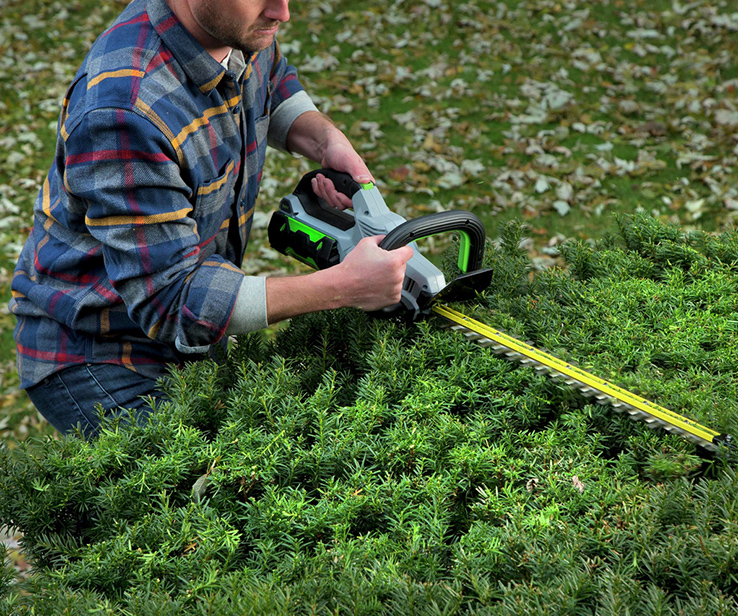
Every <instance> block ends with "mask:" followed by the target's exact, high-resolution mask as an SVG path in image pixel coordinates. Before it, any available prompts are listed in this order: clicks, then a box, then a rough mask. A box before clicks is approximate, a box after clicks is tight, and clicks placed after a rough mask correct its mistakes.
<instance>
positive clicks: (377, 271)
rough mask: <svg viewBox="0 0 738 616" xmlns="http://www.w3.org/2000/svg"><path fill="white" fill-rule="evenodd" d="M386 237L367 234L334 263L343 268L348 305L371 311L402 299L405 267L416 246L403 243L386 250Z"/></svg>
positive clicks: (341, 273) (345, 297)
mask: <svg viewBox="0 0 738 616" xmlns="http://www.w3.org/2000/svg"><path fill="white" fill-rule="evenodd" d="M383 239H384V236H383V235H375V236H373V237H365V238H364V239H362V240H361V241H360V242H359V243H358V244H357V245H356V247H355V248H354V249H353V250H352V251H351V252H350V253H349V254H348V255H346V258H345V259H344V260H343V261H342V262H341V263H340V264H339V265H337V266H335V268H340V269H341V270H342V271H341V272H340V275H341V276H342V277H343V278H344V282H345V287H344V293H345V295H344V297H343V299H344V302H345V305H346V306H350V307H353V308H361V309H362V310H367V311H371V310H379V309H381V308H385V307H387V306H392V305H394V304H396V303H397V302H399V301H400V295H401V293H402V284H403V282H404V280H405V267H406V265H407V262H408V261H409V260H410V258H411V257H412V256H413V249H412V248H410V246H402V247H401V248H397V249H395V250H384V249H383V248H380V247H379V244H380V242H381V241H382V240H383ZM326 271H330V270H326Z"/></svg>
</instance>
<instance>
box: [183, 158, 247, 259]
mask: <svg viewBox="0 0 738 616" xmlns="http://www.w3.org/2000/svg"><path fill="white" fill-rule="evenodd" d="M235 166H236V165H235V162H234V161H231V162H229V163H228V165H226V168H225V171H224V172H223V173H222V174H221V175H220V176H218V177H216V178H214V179H212V180H209V181H207V182H203V183H202V184H200V186H198V187H197V189H196V191H195V207H194V209H193V212H192V215H193V216H194V218H195V222H196V224H197V231H198V234H199V235H200V242H199V245H200V247H201V248H204V247H205V246H207V245H208V244H211V243H212V242H213V240H214V239H215V237H216V236H217V235H218V233H219V232H220V231H221V230H222V229H226V230H227V229H228V221H229V220H230V218H231V215H232V213H233V203H234V201H235V195H234V190H235V184H236V175H235V173H234V169H235Z"/></svg>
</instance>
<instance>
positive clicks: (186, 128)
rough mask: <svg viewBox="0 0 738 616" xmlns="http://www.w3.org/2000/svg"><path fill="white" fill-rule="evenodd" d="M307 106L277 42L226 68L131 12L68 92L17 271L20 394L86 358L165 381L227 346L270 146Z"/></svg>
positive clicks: (169, 16) (160, 1)
mask: <svg viewBox="0 0 738 616" xmlns="http://www.w3.org/2000/svg"><path fill="white" fill-rule="evenodd" d="M288 99H290V102H289V103H286V104H285V102H286V101H288ZM283 104H284V106H283V107H282V109H279V112H277V109H278V107H280V105H283ZM308 108H312V103H310V101H309V99H308V98H307V96H306V95H304V93H302V86H301V85H300V82H299V81H298V79H297V76H296V72H295V70H294V68H293V67H291V66H289V65H288V64H287V62H286V61H285V59H284V58H283V57H282V55H281V53H280V50H279V46H278V45H277V44H276V42H275V43H274V44H273V45H272V46H271V47H270V48H269V49H267V50H265V51H262V52H260V53H258V54H255V55H254V56H252V57H251V58H248V59H246V60H244V58H243V55H242V54H240V53H234V54H233V55H232V57H231V61H230V64H229V67H228V70H226V69H224V68H223V66H221V65H220V64H219V63H218V62H217V61H215V60H214V59H213V58H212V57H211V56H210V55H209V54H208V53H207V52H206V51H205V50H204V49H203V48H202V47H201V46H200V45H199V44H198V43H197V42H196V41H195V39H194V38H193V37H192V36H191V35H190V34H189V33H188V32H187V30H186V29H185V28H184V27H183V26H182V24H181V23H180V22H179V21H178V19H177V18H176V17H175V16H174V14H173V13H172V12H171V11H170V9H169V7H168V6H167V4H166V2H165V1H164V0H135V1H134V2H133V3H132V4H130V5H129V6H128V7H127V8H126V9H125V10H124V12H123V13H122V14H121V15H120V17H119V18H118V19H117V20H116V21H115V23H114V24H113V25H112V26H111V27H110V28H109V29H108V30H107V31H106V32H104V33H103V34H102V35H101V36H100V38H99V39H98V40H97V41H96V42H95V44H94V46H93V47H92V49H91V51H90V53H89V54H88V56H87V57H86V59H85V61H84V63H83V65H82V67H81V68H80V70H79V72H78V73H77V76H76V77H75V80H74V82H73V83H72V85H71V86H70V88H69V90H68V91H67V94H66V96H65V99H64V102H63V106H62V111H61V115H60V118H59V128H58V141H57V146H56V152H55V157H54V161H53V164H52V166H51V170H50V172H49V175H48V177H47V179H46V181H45V182H44V184H43V188H42V190H41V191H40V194H39V197H38V199H37V202H36V206H35V211H34V216H35V217H34V225H33V230H32V232H31V234H30V237H29V239H28V241H27V243H26V245H25V246H24V248H23V251H22V254H21V256H20V258H19V261H18V265H17V267H16V271H15V276H14V279H13V285H12V290H13V298H12V300H11V302H10V308H11V310H12V312H13V313H14V314H15V315H16V316H17V319H18V323H17V327H16V330H15V339H16V342H17V346H18V370H19V373H20V376H21V387H24V388H26V387H30V386H31V385H34V384H35V383H38V382H40V381H41V380H42V379H44V378H45V377H46V376H48V375H50V374H52V373H54V372H56V371H58V370H61V369H62V368H65V367H67V366H70V365H74V364H79V363H85V362H90V363H113V364H119V365H123V366H126V367H128V368H130V369H132V370H134V371H136V372H140V373H141V374H144V375H146V376H150V377H154V378H156V377H158V376H161V375H162V374H163V373H164V372H165V364H169V363H181V362H182V361H184V360H185V359H188V358H192V357H193V356H194V355H197V354H204V353H208V352H209V351H211V347H212V346H213V345H217V344H218V343H219V341H220V342H221V343H223V338H224V333H225V330H226V326H227V324H228V321H229V319H230V317H231V313H232V311H233V307H234V303H235V301H236V296H237V294H238V290H239V287H240V285H241V281H242V279H243V276H244V274H243V272H242V271H241V270H240V269H239V265H240V263H241V259H242V257H243V251H244V249H245V247H246V243H247V241H248V236H249V231H250V228H251V219H252V214H253V207H254V202H255V200H256V197H257V194H258V191H259V183H260V181H261V173H262V168H263V165H264V157H265V151H266V147H267V139H269V143H270V144H272V145H275V146H277V147H284V140H285V139H286V133H287V131H288V130H289V126H290V125H291V123H292V121H294V119H295V118H296V117H297V116H298V115H300V113H302V112H304V111H306V110H307V109H308ZM285 110H287V111H285ZM277 118H278V119H277Z"/></svg>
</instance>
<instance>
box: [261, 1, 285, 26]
mask: <svg viewBox="0 0 738 616" xmlns="http://www.w3.org/2000/svg"><path fill="white" fill-rule="evenodd" d="M264 17H266V18H268V19H273V20H274V21H281V22H285V21H289V19H290V0H269V1H268V2H267V6H266V8H265V9H264Z"/></svg>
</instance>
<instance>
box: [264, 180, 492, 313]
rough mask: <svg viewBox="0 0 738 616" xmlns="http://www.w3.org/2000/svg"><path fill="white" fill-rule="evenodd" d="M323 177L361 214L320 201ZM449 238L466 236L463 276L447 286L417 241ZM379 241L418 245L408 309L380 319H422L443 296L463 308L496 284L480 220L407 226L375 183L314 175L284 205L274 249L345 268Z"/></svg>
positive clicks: (405, 297) (393, 309) (450, 217)
mask: <svg viewBox="0 0 738 616" xmlns="http://www.w3.org/2000/svg"><path fill="white" fill-rule="evenodd" d="M318 174H322V175H324V176H325V177H327V178H329V179H331V180H332V181H333V184H334V186H335V187H336V189H337V190H338V191H339V192H341V193H342V194H344V195H346V196H348V197H349V198H351V200H352V204H353V214H351V213H350V212H348V211H344V212H342V211H339V210H337V209H335V208H332V207H331V206H329V205H328V204H327V203H325V202H324V201H323V200H322V199H319V198H318V197H317V196H316V195H315V193H314V192H313V189H312V183H311V182H312V179H313V178H315V177H316V176H317V175H318ZM449 231H457V232H459V233H460V235H461V245H460V250H459V262H458V265H459V269H460V270H461V271H462V272H463V274H462V275H461V276H459V277H458V278H456V279H454V280H453V281H452V282H451V283H450V284H448V285H446V280H445V278H444V276H443V273H442V272H441V270H439V269H438V268H437V267H436V266H435V265H433V264H432V263H431V262H430V261H429V260H428V259H426V258H425V257H424V256H423V255H421V254H420V252H419V250H418V248H417V245H416V244H415V240H418V239H421V238H424V237H429V236H431V235H437V234H439V233H446V232H449ZM374 235H385V238H384V239H383V240H382V242H381V243H380V247H381V248H384V249H386V250H392V249H394V248H399V247H400V246H405V245H410V246H411V247H412V249H413V256H412V257H411V258H410V260H409V261H408V263H407V268H406V273H405V283H404V285H403V290H402V297H401V300H400V302H399V303H397V304H395V305H394V306H390V307H388V308H384V309H383V310H379V311H376V312H372V313H371V314H372V315H373V316H376V317H381V318H390V317H403V318H408V319H410V320H416V319H417V318H419V317H420V316H421V315H422V314H424V313H426V312H427V310H428V309H429V308H430V305H431V304H432V302H433V300H434V299H435V298H436V297H437V296H443V297H444V298H445V299H446V300H447V301H458V300H461V299H466V298H468V297H473V296H474V294H475V293H476V292H478V291H482V290H483V289H485V288H486V287H487V286H488V285H489V283H490V280H491V277H492V272H491V270H483V269H480V268H481V265H482V258H483V255H484V240H485V231H484V225H483V224H482V222H481V221H480V220H479V218H478V217H477V216H475V215H474V214H471V213H470V212H463V211H448V212H440V213H437V214H431V215H429V216H423V217H421V218H417V219H414V220H409V221H406V220H405V219H404V218H403V217H402V216H400V215H399V214H396V213H394V212H392V211H391V210H390V209H389V208H388V207H387V205H386V204H385V202H384V199H383V198H382V196H381V194H380V192H379V190H378V189H377V187H376V186H375V185H374V184H365V185H360V184H358V183H357V182H355V181H354V180H353V179H352V178H351V176H349V175H347V174H345V173H341V172H337V171H333V170H329V169H319V170H316V171H312V172H310V173H308V174H306V175H305V176H303V178H302V179H301V180H300V182H299V183H298V185H297V187H296V188H295V191H294V192H293V193H292V194H291V195H288V196H286V197H285V198H284V199H282V201H281V203H280V206H279V210H278V211H277V212H275V213H274V214H273V215H272V219H271V221H270V223H269V242H270V243H271V245H272V247H273V248H274V249H275V250H278V251H279V252H281V253H283V254H285V255H288V256H292V257H295V258H297V259H299V260H300V261H302V262H304V263H307V264H308V265H310V266H311V267H313V268H314V269H326V268H328V267H332V266H333V265H336V264H338V263H340V262H341V261H343V259H344V258H345V257H346V255H347V254H348V253H349V252H351V250H353V248H354V247H355V246H356V245H357V244H358V243H359V241H360V240H361V239H362V238H364V237H368V236H374Z"/></svg>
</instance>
